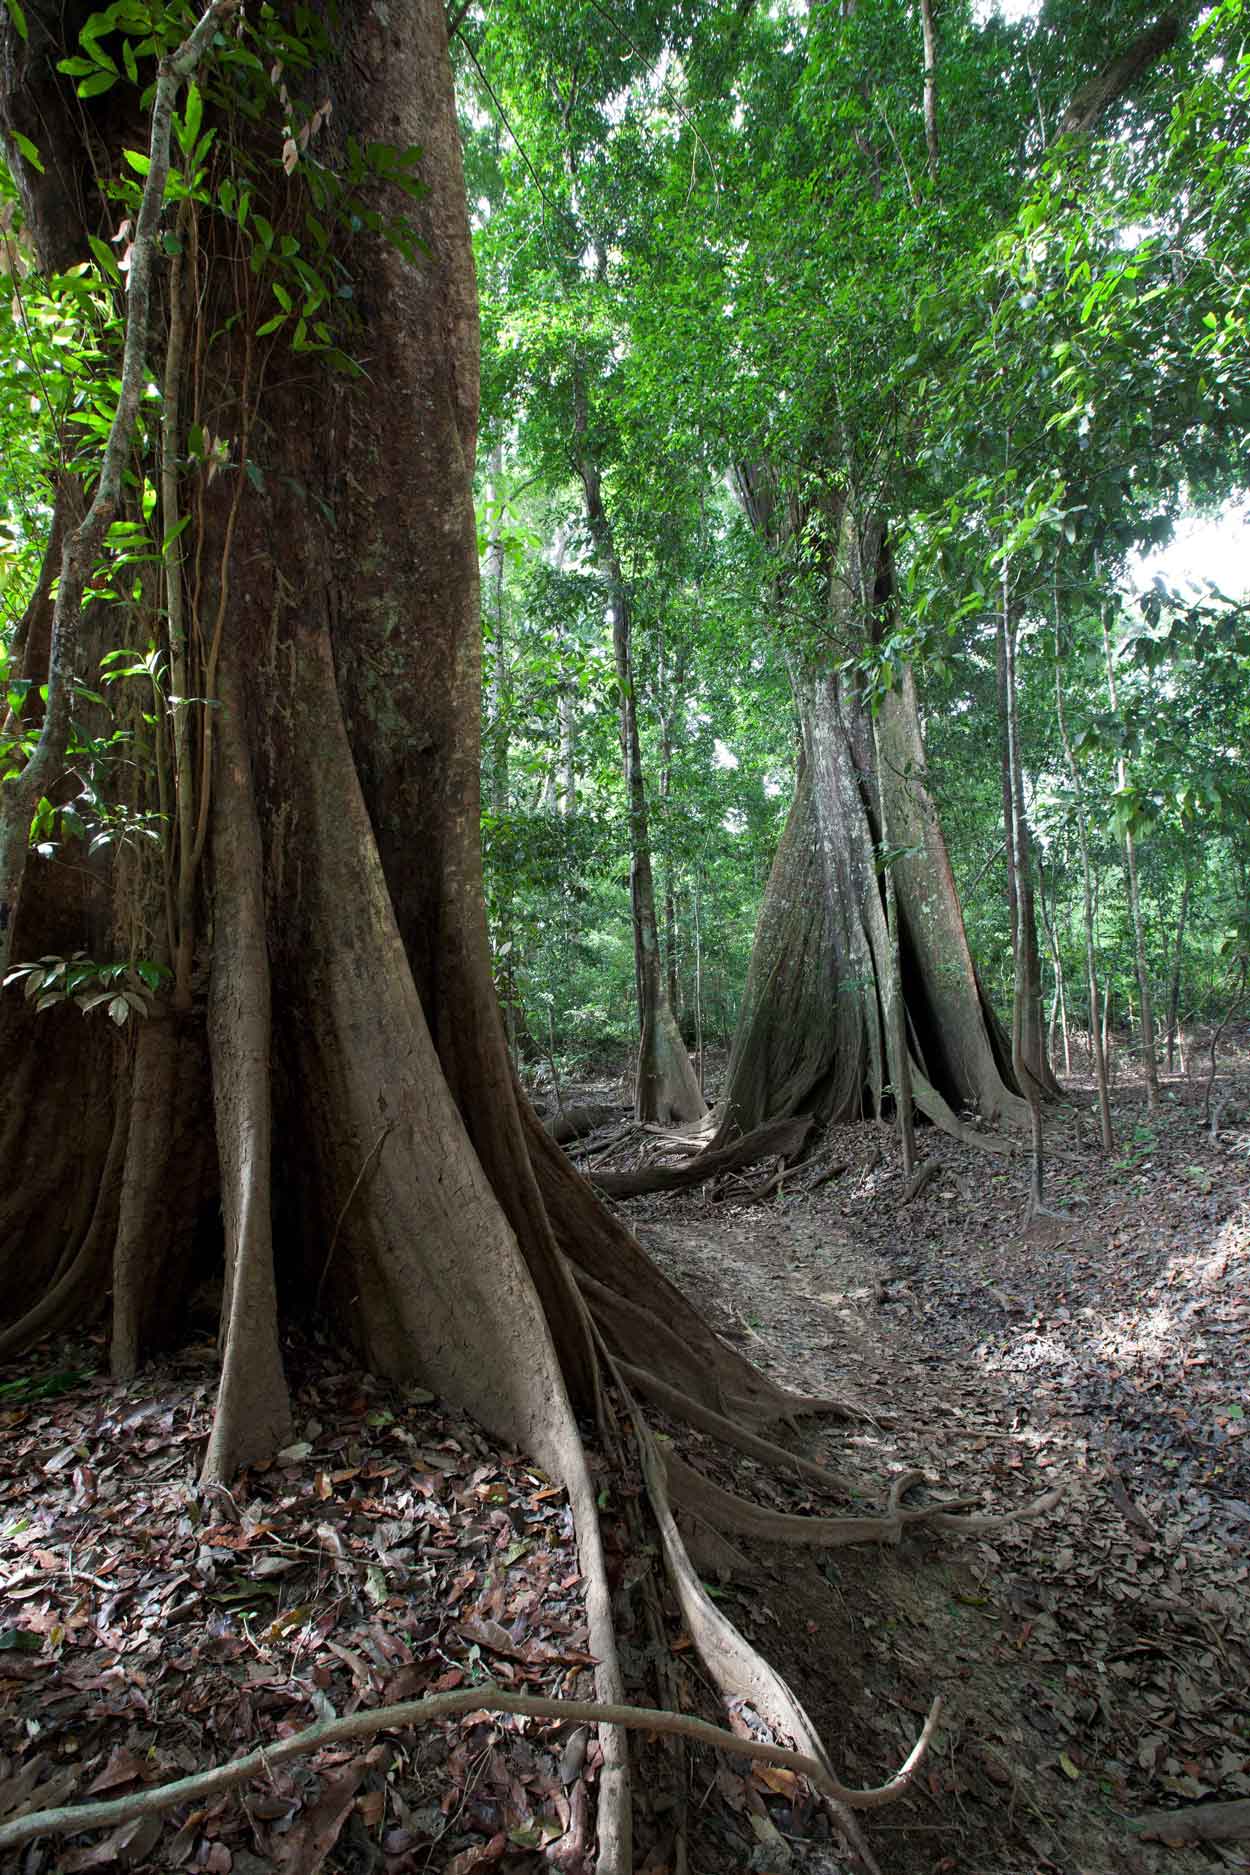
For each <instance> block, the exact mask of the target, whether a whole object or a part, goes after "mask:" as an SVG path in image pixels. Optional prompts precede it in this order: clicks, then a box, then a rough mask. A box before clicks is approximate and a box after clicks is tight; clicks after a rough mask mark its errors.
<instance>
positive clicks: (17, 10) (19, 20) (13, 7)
mask: <svg viewBox="0 0 1250 1875" xmlns="http://www.w3.org/2000/svg"><path fill="white" fill-rule="evenodd" d="M4 3H5V5H6V6H7V7H8V9H9V18H10V19H11V20H12V22H13V25H14V29H15V30H16V31H17V32H18V33H19V34H20V36H21V37H22V38H23V39H25V40H26V42H27V44H29V43H30V28H29V27H28V26H27V24H26V15H25V13H24V12H23V11H22V8H21V6H20V5H19V4H18V0H4Z"/></svg>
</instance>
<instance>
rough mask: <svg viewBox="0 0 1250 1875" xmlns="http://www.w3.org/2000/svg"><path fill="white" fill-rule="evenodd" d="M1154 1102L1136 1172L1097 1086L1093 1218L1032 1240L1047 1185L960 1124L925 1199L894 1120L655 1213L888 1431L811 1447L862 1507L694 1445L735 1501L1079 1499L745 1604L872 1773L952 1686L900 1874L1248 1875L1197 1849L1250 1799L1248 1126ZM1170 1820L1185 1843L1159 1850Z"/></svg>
mask: <svg viewBox="0 0 1250 1875" xmlns="http://www.w3.org/2000/svg"><path fill="white" fill-rule="evenodd" d="M1241 1069H1242V1073H1243V1075H1244V1072H1245V1064H1244V1063H1243V1064H1241ZM1143 1107H1144V1103H1143V1099H1142V1091H1141V1088H1140V1085H1139V1084H1137V1083H1134V1082H1126V1083H1122V1084H1121V1086H1120V1087H1119V1088H1118V1089H1117V1098H1116V1122H1117V1135H1118V1137H1119V1139H1120V1141H1121V1144H1120V1147H1119V1148H1118V1150H1117V1153H1116V1154H1115V1155H1114V1156H1113V1158H1112V1160H1111V1161H1110V1162H1108V1161H1106V1160H1104V1158H1103V1156H1102V1154H1101V1153H1100V1152H1099V1151H1098V1150H1097V1148H1096V1144H1095V1137H1094V1133H1093V1128H1092V1125H1091V1121H1090V1117H1089V1112H1088V1108H1087V1107H1086V1105H1085V1104H1084V1102H1083V1101H1082V1099H1081V1095H1080V1093H1078V1096H1077V1101H1076V1103H1074V1104H1073V1105H1070V1106H1066V1107H1064V1108H1061V1109H1059V1110H1058V1111H1057V1112H1056V1113H1054V1114H1053V1115H1050V1116H1048V1122H1047V1137H1048V1145H1049V1149H1050V1152H1051V1154H1052V1159H1051V1164H1050V1168H1049V1172H1048V1187H1047V1190H1048V1203H1049V1204H1050V1205H1051V1206H1052V1207H1053V1208H1054V1209H1055V1210H1056V1211H1058V1212H1062V1213H1063V1214H1064V1215H1061V1216H1057V1217H1054V1218H1051V1217H1038V1218H1036V1219H1034V1220H1033V1222H1032V1223H1029V1222H1028V1220H1027V1208H1028V1207H1027V1168H1026V1166H1025V1164H1024V1163H1023V1158H1022V1159H1021V1160H1020V1161H1019V1162H1007V1163H1004V1162H1003V1161H1001V1160H998V1159H995V1160H990V1159H987V1158H986V1156H984V1155H983V1154H981V1153H979V1152H978V1151H976V1150H975V1149H973V1148H969V1147H966V1146H963V1145H960V1144H957V1143H956V1142H954V1141H952V1140H950V1139H948V1138H946V1137H944V1136H938V1135H936V1134H935V1133H934V1132H932V1131H931V1130H929V1129H925V1130H924V1131H923V1132H922V1134H921V1135H920V1150H921V1153H922V1155H927V1156H928V1157H929V1158H931V1159H932V1160H933V1161H934V1162H935V1165H936V1168H937V1169H936V1173H935V1175H934V1176H933V1177H931V1178H930V1179H928V1180H927V1181H926V1182H925V1184H924V1185H923V1188H922V1190H921V1191H920V1192H919V1193H918V1194H917V1195H916V1196H914V1197H913V1198H911V1200H910V1201H909V1202H906V1203H904V1202H903V1178H902V1173H901V1168H900V1165H899V1158H898V1145H897V1140H896V1139H895V1137H894V1135H893V1133H892V1131H891V1129H890V1128H889V1127H888V1126H885V1125H876V1124H872V1123H866V1124H860V1125H858V1126H852V1127H843V1128H835V1129H832V1130H831V1131H830V1133H829V1134H828V1135H827V1136H826V1138H825V1139H823V1140H822V1141H819V1142H816V1143H815V1145H814V1149H813V1153H812V1159H811V1163H810V1167H807V1168H805V1167H798V1168H795V1169H794V1170H793V1172H792V1173H790V1174H788V1175H787V1176H786V1177H784V1178H782V1179H781V1181H780V1182H779V1183H778V1182H777V1181H776V1177H775V1174H770V1173H769V1172H768V1169H767V1168H763V1167H761V1168H759V1169H758V1170H757V1173H756V1175H755V1189H754V1190H751V1189H744V1187H743V1184H742V1181H733V1182H727V1183H726V1184H725V1185H723V1186H721V1187H719V1188H717V1187H708V1188H704V1189H703V1191H702V1192H696V1193H693V1194H690V1195H683V1196H673V1197H665V1198H650V1199H638V1200H634V1201H632V1202H631V1203H630V1204H629V1205H628V1206H626V1207H625V1210H626V1214H627V1215H628V1217H629V1219H630V1221H631V1223H632V1224H633V1225H634V1226H635V1227H636V1228H637V1229H639V1230H640V1232H641V1233H642V1235H643V1237H644V1239H645V1241H646V1242H647V1243H648V1245H649V1247H650V1248H651V1250H652V1252H653V1253H654V1254H655V1255H656V1256H657V1257H658V1258H659V1260H660V1261H661V1262H662V1264H663V1265H664V1267H665V1268H666V1270H667V1271H668V1273H669V1274H670V1275H671V1276H673V1277H674V1279H675V1280H677V1281H679V1282H680V1283H681V1284H682V1285H683V1286H684V1287H686V1288H687V1289H688V1290H689V1291H690V1292H691V1293H692V1294H693V1295H694V1296H695V1297H696V1299H697V1300H698V1301H699V1302H700V1303H701V1304H702V1305H703V1306H704V1307H705V1308H706V1309H707V1311H708V1312H709V1314H710V1315H711V1317H712V1319H713V1320H714V1321H715V1323H716V1325H717V1326H718V1327H719V1328H720V1330H721V1332H722V1333H723V1334H725V1335H726V1336H728V1337H731V1338H734V1339H736V1340H737V1341H738V1342H739V1344H740V1345H745V1348H746V1351H747V1352H748V1353H749V1354H750V1355H751V1356H752V1358H753V1359H756V1360H757V1361H759V1362H761V1363H762V1364H764V1365H765V1366H767V1367H768V1369H769V1371H770V1372H772V1373H774V1374H775V1375H776V1377H777V1378H778V1379H779V1380H781V1381H782V1382H783V1383H786V1384H789V1385H791V1386H793V1387H795V1388H796V1389H798V1390H800V1391H802V1392H805V1393H812V1394H829V1393H834V1394H838V1395H841V1396H849V1397H850V1398H851V1399H853V1400H854V1401H855V1402H856V1403H857V1405H858V1406H859V1408H860V1409H861V1410H862V1411H863V1413H864V1414H865V1415H866V1418H865V1419H864V1420H863V1421H862V1422H861V1423H860V1424H859V1425H857V1426H854V1427H852V1428H851V1429H849V1430H848V1428H847V1427H846V1426H841V1425H836V1424H831V1423H830V1422H828V1421H826V1422H824V1423H823V1425H821V1424H817V1423H815V1422H804V1425H803V1430H802V1436H801V1440H800V1443H799V1444H798V1445H797V1446H796V1448H795V1449H796V1450H801V1451H803V1452H804V1453H806V1455H807V1456H809V1457H814V1458H818V1459H822V1460H824V1461H825V1462H826V1463H827V1464H828V1465H829V1467H830V1468H831V1469H833V1470H836V1471H837V1472H838V1473H839V1474H840V1475H841V1477H842V1478H843V1479H844V1480H847V1482H848V1484H849V1486H850V1487H851V1490H852V1492H853V1493H854V1495H853V1496H848V1497H847V1499H846V1501H844V1502H843V1503H842V1504H841V1505H837V1504H830V1503H826V1502H825V1501H824V1494H823V1493H821V1492H819V1491H817V1492H816V1493H815V1494H814V1495H813V1494H812V1493H811V1492H810V1490H808V1489H806V1488H805V1487H804V1486H803V1485H802V1484H800V1483H795V1484H794V1485H793V1486H791V1485H788V1484H787V1483H786V1481H785V1480H782V1479H779V1478H778V1477H777V1475H776V1474H775V1473H772V1474H770V1473H769V1472H768V1471H767V1470H761V1469H760V1468H758V1467H756V1466H755V1465H754V1464H753V1462H752V1461H750V1460H744V1459H739V1458H736V1457H735V1458H732V1459H731V1458H729V1457H728V1456H727V1455H726V1454H725V1453H724V1451H723V1450H717V1449H716V1448H715V1447H714V1446H713V1445H712V1444H711V1443H710V1442H709V1441H704V1442H702V1443H700V1442H697V1441H696V1442H693V1443H694V1449H695V1451H696V1453H697V1462H698V1463H699V1465H700V1467H701V1469H703V1470H704V1471H705V1472H707V1473H708V1474H709V1475H710V1476H711V1477H713V1478H714V1480H715V1481H716V1482H719V1483H721V1484H724V1485H726V1486H727V1487H729V1488H732V1489H735V1490H736V1491H738V1492H739V1494H741V1495H746V1496H753V1497H756V1498H757V1499H759V1500H762V1501H765V1502H767V1503H770V1504H772V1505H775V1506H776V1507H778V1508H782V1509H788V1510H793V1509H799V1510H813V1511H818V1512H820V1513H821V1514H824V1515H828V1514H830V1511H831V1510H832V1511H833V1512H834V1514H836V1513H837V1511H838V1510H839V1509H840V1510H841V1511H842V1512H843V1514H845V1513H846V1512H847V1511H848V1510H850V1511H851V1512H856V1513H858V1512H861V1511H862V1510H863V1509H864V1508H865V1504H864V1502H863V1499H864V1498H868V1499H870V1500H871V1507H872V1508H873V1509H877V1508H879V1507H880V1505H881V1502H882V1499H883V1494H884V1491H885V1489H886V1486H887V1484H888V1480H889V1478H890V1476H891V1475H897V1473H898V1472H900V1471H902V1470H904V1469H907V1468H910V1467H913V1466H917V1467H922V1468H924V1470H925V1474H926V1482H927V1484H928V1486H929V1488H930V1492H931V1496H932V1498H933V1499H934V1500H936V1499H937V1498H938V1497H948V1496H949V1497H955V1498H961V1499H972V1500H975V1501H976V1508H977V1509H983V1510H986V1511H1003V1510H1009V1509H1012V1508H1019V1507H1020V1506H1021V1505H1022V1504H1024V1503H1025V1502H1027V1501H1028V1500H1029V1499H1031V1498H1033V1497H1035V1496H1036V1495H1037V1494H1038V1493H1039V1492H1040V1491H1042V1490H1044V1489H1046V1488H1047V1487H1048V1486H1050V1485H1052V1484H1055V1483H1057V1482H1062V1483H1063V1484H1064V1486H1065V1495H1064V1498H1063V1500H1062V1501H1061V1503H1060V1505H1059V1507H1058V1508H1057V1510H1055V1511H1053V1512H1052V1513H1051V1514H1049V1515H1048V1516H1047V1517H1046V1518H1044V1519H1043V1520H1041V1521H1040V1522H1038V1523H1036V1524H1019V1525H1016V1526H1014V1527H1008V1528H1006V1529H1003V1530H1001V1531H998V1532H995V1533H993V1534H992V1535H991V1536H986V1537H973V1538H970V1539H968V1540H965V1541H962V1542H961V1541H958V1540H956V1539H954V1538H952V1537H950V1536H934V1535H932V1534H929V1533H926V1532H925V1531H924V1530H923V1529H919V1530H917V1531H915V1532H913V1533H911V1534H909V1535H908V1536H907V1537H906V1538H905V1540H904V1541H903V1542H902V1543H901V1544H900V1546H899V1547H898V1548H897V1549H876V1550H866V1551H847V1550H839V1551H837V1552H836V1555H835V1556H832V1557H829V1556H821V1555H820V1554H819V1553H818V1552H814V1553H813V1555H812V1556H811V1557H806V1556H803V1555H800V1556H798V1557H796V1555H795V1553H794V1552H793V1551H782V1550H779V1549H775V1548H774V1549H772V1550H769V1549H766V1548H764V1547H763V1546H760V1547H758V1548H757V1549H753V1550H752V1551H751V1553H750V1560H751V1562H752V1564H753V1565H754V1572H753V1580H749V1581H747V1580H742V1579H738V1580H733V1579H727V1580H726V1581H724V1582H723V1583H722V1586H721V1590H720V1592H721V1593H722V1594H724V1595H726V1596H727V1597H729V1598H731V1599H733V1600H734V1601H735V1604H736V1605H735V1606H734V1608H733V1614H734V1618H735V1620H739V1621H741V1622H742V1623H743V1624H744V1625H745V1626H746V1627H747V1629H748V1631H749V1632H751V1633H752V1634H753V1637H754V1638H755V1639H756V1640H757V1641H758V1642H760V1644H761V1645H763V1647H764V1649H765V1651H766V1652H767V1653H768V1654H769V1655H770V1657H771V1658H773V1659H774V1660H776V1661H777V1663H778V1664H779V1665H780V1666H781V1667H782V1670H783V1671H784V1672H786V1674H787V1676H788V1677H789V1678H790V1679H791V1682H792V1684H794V1686H795V1688H796V1690H797V1691H798V1693H799V1696H800V1698H801V1699H802V1700H803V1701H804V1703H805V1704H806V1705H807V1707H808V1709H809V1711H810V1712H811V1713H812V1716H813V1718H814V1719H815V1721H816V1723H817V1725H818V1727H819V1728H820V1730H821V1732H822V1735H823V1737H824V1738H825V1741H826V1743H827V1745H828V1746H829V1747H830V1749H831V1751H832V1752H833V1754H834V1756H835V1759H837V1760H838V1761H839V1762H840V1765H841V1767H842V1773H843V1775H845V1776H847V1777H851V1778H853V1777H854V1776H855V1775H856V1774H866V1775H871V1774H873V1772H874V1770H879V1769H880V1767H881V1766H882V1764H883V1761H888V1760H889V1759H891V1758H895V1757H899V1756H901V1755H902V1754H903V1753H904V1752H905V1751H906V1749H907V1748H908V1746H909V1745H910V1743H911V1741H912V1740H913V1739H914V1736H915V1731H916V1727H917V1725H918V1723H919V1718H920V1715H921V1714H922V1713H923V1711H924V1709H925V1707H926V1705H927V1703H928V1700H929V1699H930V1698H931V1696H932V1694H933V1692H934V1691H941V1692H942V1693H943V1695H944V1697H945V1700H946V1713H945V1717H944V1721H943V1729H942V1739H941V1745H940V1748H939V1749H937V1750H936V1751H935V1753H934V1756H933V1758H932V1759H931V1761H930V1764H929V1766H928V1767H927V1770H926V1774H925V1776H924V1777H923V1778H922V1779H921V1780H920V1787H919V1788H918V1789H917V1790H915V1791H914V1792H913V1793H912V1794H910V1795H909V1796H908V1797H907V1798H905V1799H904V1800H903V1801H902V1802H901V1803H899V1804H898V1805H897V1806H895V1807H893V1808H892V1809H891V1810H890V1811H888V1812H885V1813H882V1816H881V1819H880V1820H879V1821H878V1820H875V1819H874V1822H873V1826H872V1829H871V1831H870V1838H871V1841H872V1844H873V1846H874V1850H875V1852H876V1853H877V1854H878V1855H879V1856H880V1857H881V1860H882V1865H883V1867H884V1868H886V1869H887V1870H889V1871H890V1872H891V1875H895V1871H898V1872H900V1875H906V1872H909V1871H913V1870H914V1871H917V1872H919V1871H922V1870H923V1871H925V1872H926V1875H1018V1872H1022V1871H1025V1870H1029V1871H1032V1870H1035V1869H1036V1870H1062V1871H1063V1875H1074V1872H1078V1871H1079V1872H1082V1875H1113V1872H1122V1875H1156V1872H1157V1871H1163V1870H1168V1871H1175V1872H1176V1875H1189V1872H1190V1871H1198V1870H1202V1871H1206V1870H1224V1869H1234V1870H1242V1871H1244V1870H1247V1869H1250V1843H1247V1842H1244V1841H1243V1842H1228V1843H1215V1842H1204V1843H1201V1844H1198V1843H1196V1842H1190V1844H1189V1846H1188V1847H1186V1846H1184V1845H1185V1843H1186V1840H1187V1839H1186V1837H1185V1830H1184V1825H1185V1817H1186V1812H1187V1811H1188V1812H1192V1811H1193V1810H1195V1809H1196V1808H1199V1807H1201V1806H1202V1805H1204V1804H1208V1803H1215V1802H1224V1803H1227V1802H1229V1801H1236V1800H1238V1799H1244V1798H1246V1797H1250V1361H1248V1360H1247V1341H1248V1338H1250V1280H1248V1279H1250V1131H1246V1130H1238V1126H1237V1123H1236V1120H1235V1118H1234V1121H1233V1122H1232V1123H1230V1125H1229V1126H1228V1127H1227V1128H1225V1129H1224V1130H1223V1131H1222V1132H1221V1133H1220V1135H1219V1136H1218V1137H1216V1138H1212V1137H1211V1136H1210V1135H1209V1133H1208V1130H1207V1128H1206V1127H1205V1126H1204V1124H1203V1122H1202V1116H1201V1099H1200V1093H1199V1092H1198V1090H1196V1089H1194V1088H1192V1087H1190V1086H1189V1085H1188V1084H1187V1083H1186V1082H1185V1080H1184V1078H1183V1077H1174V1078H1173V1079H1171V1080H1170V1081H1165V1100H1164V1106H1163V1110H1162V1112H1161V1113H1160V1114H1159V1115H1157V1116H1156V1115H1151V1116H1147V1115H1146V1114H1145V1113H1144V1111H1143ZM1230 1111H1231V1112H1233V1113H1234V1115H1235V1112H1236V1110H1235V1109H1230ZM831 1165H832V1166H834V1167H836V1172H835V1175H834V1177H833V1178H832V1179H830V1178H828V1177H827V1173H828V1170H829V1167H830V1166H831ZM761 1191H763V1192H764V1193H765V1194H766V1198H765V1201H764V1202H760V1201H759V1193H760V1192H761ZM683 1437H684V1439H685V1441H686V1444H687V1446H690V1444H691V1443H692V1442H691V1441H690V1439H689V1435H683ZM817 1498H819V1499H820V1501H819V1502H817V1501H816V1499H817ZM1158 1810H1170V1811H1172V1812H1174V1814H1175V1823H1176V1840H1175V1841H1174V1842H1170V1843H1168V1844H1161V1843H1156V1842H1149V1841H1142V1840H1140V1839H1139V1838H1138V1837H1137V1836H1135V1835H1134V1834H1133V1833H1132V1832H1131V1830H1130V1828H1129V1822H1130V1819H1131V1818H1133V1817H1134V1816H1137V1815H1139V1814H1141V1813H1142V1812H1144V1811H1158ZM790 1846H791V1849H792V1851H793V1853H794V1854H795V1856H796V1858H797V1857H798V1856H799V1855H800V1854H801V1852H800V1850H799V1849H798V1846H797V1845H795V1844H791V1845H790ZM708 1866H709V1867H715V1866H717V1864H716V1863H715V1862H714V1861H709V1863H708ZM721 1866H735V1865H734V1864H733V1863H729V1862H726V1863H723V1864H721ZM796 1866H797V1862H796ZM838 1866H843V1865H842V1864H839V1865H838Z"/></svg>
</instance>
